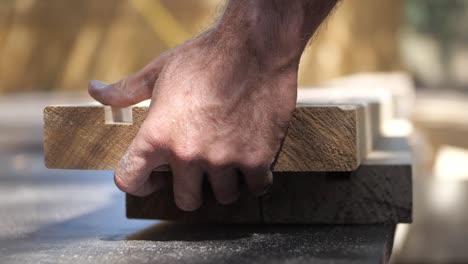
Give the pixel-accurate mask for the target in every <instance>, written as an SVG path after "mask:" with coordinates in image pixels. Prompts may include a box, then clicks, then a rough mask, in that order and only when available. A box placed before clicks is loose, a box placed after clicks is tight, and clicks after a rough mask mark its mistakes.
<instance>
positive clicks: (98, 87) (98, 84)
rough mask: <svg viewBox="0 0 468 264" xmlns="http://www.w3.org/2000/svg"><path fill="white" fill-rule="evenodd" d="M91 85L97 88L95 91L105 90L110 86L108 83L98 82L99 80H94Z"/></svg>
mask: <svg viewBox="0 0 468 264" xmlns="http://www.w3.org/2000/svg"><path fill="white" fill-rule="evenodd" d="M90 84H91V86H92V87H93V88H95V89H103V88H105V87H107V86H108V84H107V83H105V82H101V81H98V80H92V81H91V82H90Z"/></svg>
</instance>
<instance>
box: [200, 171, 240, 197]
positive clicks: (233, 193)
mask: <svg viewBox="0 0 468 264" xmlns="http://www.w3.org/2000/svg"><path fill="white" fill-rule="evenodd" d="M208 179H209V181H210V184H211V188H212V189H213V193H214V195H215V198H216V200H217V201H218V202H219V203H220V204H232V203H234V202H235V201H237V199H239V196H240V191H239V174H238V172H237V171H236V170H234V169H225V170H218V171H210V172H209V173H208Z"/></svg>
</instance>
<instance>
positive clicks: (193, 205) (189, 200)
mask: <svg viewBox="0 0 468 264" xmlns="http://www.w3.org/2000/svg"><path fill="white" fill-rule="evenodd" d="M171 169H172V175H173V184H174V201H175V203H176V205H177V207H179V208H180V209H181V210H184V211H195V210H197V209H198V208H200V206H201V205H202V202H203V201H202V199H203V197H202V183H203V171H202V170H201V169H200V168H199V167H197V166H195V165H193V164H182V163H180V162H175V163H172V164H171Z"/></svg>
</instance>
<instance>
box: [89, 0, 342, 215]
mask: <svg viewBox="0 0 468 264" xmlns="http://www.w3.org/2000/svg"><path fill="white" fill-rule="evenodd" d="M336 2H337V0H255V1H251V0H236V1H229V2H228V5H227V6H226V9H225V12H224V15H223V17H222V18H221V20H220V21H219V23H218V24H217V25H216V26H214V27H213V28H212V29H211V30H209V31H207V32H205V33H204V34H202V35H201V36H199V37H197V38H195V39H193V40H191V41H189V42H187V43H186V44H184V45H182V46H180V47H178V48H176V49H174V50H172V51H169V52H167V53H165V54H163V55H161V56H159V57H158V58H156V59H155V60H154V61H153V62H151V63H150V64H149V65H148V66H146V67H145V68H144V69H143V70H141V71H140V72H138V73H136V74H134V75H131V76H129V77H128V78H125V79H123V80H122V81H120V82H118V83H116V84H112V85H104V84H102V83H100V82H97V81H95V82H91V84H90V87H89V92H90V94H91V95H92V96H93V97H94V98H95V99H96V100H98V101H100V102H101V103H103V104H106V105H112V106H117V107H125V106H129V105H132V104H135V103H138V102H140V101H142V100H146V99H149V98H151V99H152V100H151V105H150V109H149V112H148V115H147V117H146V120H145V122H144V123H143V125H142V126H141V129H140V131H139V132H138V134H137V136H136V137H135V139H134V141H133V142H132V144H131V145H130V147H129V149H128V150H127V152H126V154H125V155H124V157H123V158H122V160H121V162H120V164H119V166H118V168H117V170H116V171H115V177H114V178H115V182H116V184H117V186H118V187H119V188H120V189H121V190H122V191H124V192H127V193H130V194H133V195H138V196H145V195H148V194H150V193H152V192H154V191H157V190H158V189H161V188H163V187H164V183H163V179H161V178H158V177H150V174H151V172H152V171H153V170H154V169H156V168H158V167H161V166H164V165H169V166H170V167H171V169H172V173H173V184H174V188H173V189H174V196H175V197H174V198H175V202H176V204H177V206H178V207H179V208H180V209H183V210H187V211H192V210H196V209H197V208H198V207H200V206H201V204H202V194H201V191H202V181H203V178H204V177H205V176H206V177H207V179H208V180H209V182H210V184H211V187H212V189H213V192H214V194H215V197H216V199H217V200H218V201H219V202H220V203H222V204H229V203H232V202H234V201H235V200H236V199H237V198H238V197H239V187H240V186H239V182H240V179H241V177H242V178H243V182H245V183H246V184H247V186H248V187H249V189H250V190H251V192H253V193H254V194H257V195H260V194H263V193H264V192H265V191H266V190H267V188H268V186H270V185H271V184H272V180H273V179H272V174H271V171H270V169H271V168H270V166H271V164H272V162H273V161H274V158H275V156H276V154H277V152H278V150H279V148H280V145H281V142H282V140H283V138H284V136H285V135H286V131H287V128H288V125H289V121H290V119H291V116H292V112H293V111H294V109H295V105H296V93H297V89H296V88H297V71H298V67H299V66H298V65H299V60H300V56H301V54H302V52H303V50H304V48H305V46H306V45H307V42H308V40H309V39H310V38H311V36H312V35H313V34H314V32H315V31H316V30H317V28H318V26H319V25H320V24H321V23H322V21H323V20H324V19H325V18H326V17H327V15H328V14H329V13H330V11H331V10H332V9H333V7H334V6H335V4H336Z"/></svg>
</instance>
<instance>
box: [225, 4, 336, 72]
mask: <svg viewBox="0 0 468 264" xmlns="http://www.w3.org/2000/svg"><path fill="white" fill-rule="evenodd" d="M338 1H339V0H230V1H229V2H228V4H227V7H226V10H225V13H224V15H223V17H222V18H221V20H220V22H219V24H218V25H217V26H216V31H217V32H218V34H219V36H220V41H221V42H224V45H231V44H232V45H243V46H244V45H245V46H246V47H247V49H249V52H250V53H251V54H252V55H254V56H256V57H257V58H258V59H259V60H260V62H261V63H265V64H270V63H274V64H275V65H276V66H278V67H288V66H291V65H294V66H295V65H297V64H298V63H299V60H300V56H301V54H302V52H303V50H304V48H305V46H306V45H307V42H308V41H309V39H310V38H311V37H312V36H313V34H314V33H315V32H316V30H317V28H318V27H319V26H320V24H321V23H322V22H323V20H324V19H325V18H326V17H327V16H328V14H329V13H330V12H331V10H332V9H333V7H334V6H335V5H336V3H337V2H338ZM227 43H229V44H227Z"/></svg>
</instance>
